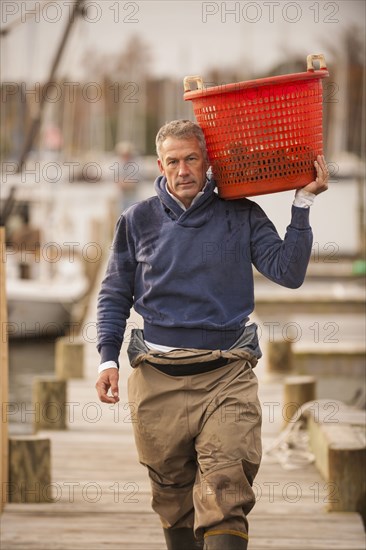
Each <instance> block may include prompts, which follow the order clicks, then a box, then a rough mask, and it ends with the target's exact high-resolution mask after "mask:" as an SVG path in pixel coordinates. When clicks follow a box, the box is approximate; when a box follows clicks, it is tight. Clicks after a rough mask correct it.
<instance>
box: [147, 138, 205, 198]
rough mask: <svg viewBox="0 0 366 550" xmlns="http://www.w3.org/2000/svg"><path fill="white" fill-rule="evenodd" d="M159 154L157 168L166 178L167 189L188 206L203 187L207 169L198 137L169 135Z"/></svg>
mask: <svg viewBox="0 0 366 550" xmlns="http://www.w3.org/2000/svg"><path fill="white" fill-rule="evenodd" d="M160 154H161V157H162V159H161V160H160V159H158V165H159V170H160V172H161V173H162V174H163V175H164V176H165V177H166V179H167V182H168V189H169V191H170V192H171V193H172V195H174V196H175V197H177V198H178V199H179V200H180V201H181V202H182V203H183V204H184V206H185V207H186V208H189V206H190V205H191V203H192V200H193V199H194V197H195V196H196V195H197V193H198V192H199V191H201V190H202V189H203V186H204V184H205V181H206V171H207V169H208V164H207V162H206V160H205V157H204V155H203V153H202V150H201V147H200V145H199V142H198V139H197V138H195V137H193V138H190V139H178V138H175V137H172V136H169V137H168V138H167V139H166V140H165V141H163V143H162V145H161V150H160Z"/></svg>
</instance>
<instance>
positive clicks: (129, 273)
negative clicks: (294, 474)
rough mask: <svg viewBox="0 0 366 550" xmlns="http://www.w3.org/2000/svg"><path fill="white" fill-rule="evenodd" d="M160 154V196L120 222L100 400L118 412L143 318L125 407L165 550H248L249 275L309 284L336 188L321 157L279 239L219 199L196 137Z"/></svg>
mask: <svg viewBox="0 0 366 550" xmlns="http://www.w3.org/2000/svg"><path fill="white" fill-rule="evenodd" d="M156 146H157V154H158V166H159V170H160V172H161V175H160V176H159V177H158V178H157V179H156V181H155V191H156V194H157V196H156V197H151V198H149V199H147V200H144V201H142V202H140V203H138V204H136V205H135V206H133V207H132V208H130V209H129V210H127V211H126V212H125V213H124V214H123V215H122V216H121V217H120V219H119V222H118V225H117V229H116V233H115V237H114V242H113V246H112V252H111V257H110V260H109V264H108V267H107V273H106V277H105V279H104V281H103V283H102V287H101V291H100V294H99V300H98V350H99V352H100V354H101V365H100V366H99V373H100V374H99V378H98V380H97V383H96V388H97V391H98V394H99V398H100V400H101V401H103V402H105V403H117V402H118V400H119V397H118V366H119V365H118V357H119V353H120V348H121V345H122V341H123V335H124V331H125V327H126V321H127V319H128V317H129V315H130V309H131V307H132V306H134V308H135V310H136V311H137V312H138V313H139V314H140V315H141V316H142V318H143V320H144V328H143V330H140V329H135V330H133V331H132V336H131V340H130V344H129V347H128V355H129V359H130V363H131V365H132V367H133V370H132V372H131V374H130V376H129V380H128V397H129V401H130V402H131V403H133V405H134V423H133V429H134V432H135V441H136V446H137V449H138V453H139V459H140V462H141V463H142V464H144V465H145V466H146V467H147V469H148V472H149V476H150V480H151V487H152V496H153V498H152V507H153V509H154V510H155V512H157V513H158V514H159V516H160V519H161V523H162V526H163V529H164V535H165V539H166V543H167V548H168V549H169V550H194V549H195V550H198V549H202V548H204V549H205V550H246V549H247V544H248V519H247V516H248V513H249V512H250V510H251V509H252V508H253V506H254V503H255V495H254V491H253V489H252V484H253V480H254V478H255V476H256V474H257V471H258V468H259V464H260V460H261V431H260V430H261V410H260V404H259V401H258V396H257V385H258V384H257V378H256V375H255V374H254V372H253V369H254V367H255V366H256V364H257V361H258V359H259V358H260V357H261V351H260V348H259V345H258V337H257V331H256V328H257V327H256V325H255V324H254V323H250V322H249V316H250V314H251V313H252V312H253V309H254V284H253V271H252V264H253V265H254V266H255V267H256V268H257V269H258V270H259V271H260V272H261V273H262V274H263V275H265V276H266V277H268V278H269V279H270V280H272V281H274V282H276V283H278V284H280V285H283V286H286V287H289V288H297V287H299V286H300V285H301V284H302V283H303V281H304V278H305V274H306V269H307V265H308V262H309V259H310V255H311V249H312V230H311V228H310V225H309V210H310V208H309V207H310V205H311V204H312V202H313V200H314V198H315V195H318V194H319V193H321V192H323V191H325V190H326V189H327V187H328V177H329V174H328V169H327V166H326V163H325V160H324V157H323V156H318V157H317V160H316V161H315V162H314V164H315V168H316V179H315V180H314V181H313V182H312V183H309V184H308V185H306V186H305V187H304V188H303V189H300V190H297V191H296V193H295V198H294V202H293V205H292V210H291V221H290V225H289V226H288V228H287V232H286V236H285V237H284V239H281V238H280V237H279V235H278V233H277V231H276V229H275V227H274V225H273V224H272V222H271V221H270V220H269V219H268V217H267V216H266V214H265V213H264V212H263V210H262V209H261V208H260V207H259V206H258V205H257V204H256V203H255V202H254V201H251V200H248V199H239V200H231V201H226V200H223V199H221V198H220V197H219V196H218V195H217V194H216V192H215V191H214V190H215V187H216V184H215V181H214V180H213V179H212V178H211V177H209V176H208V175H207V169H208V167H209V159H208V156H207V150H206V143H205V138H204V135H203V132H202V130H201V128H200V127H199V126H198V125H197V124H195V123H193V122H190V121H187V120H176V121H173V122H171V123H168V124H166V125H165V126H163V127H162V128H161V129H160V130H159V132H158V135H157V138H156ZM109 389H111V392H112V396H108V395H107V392H108V391H109ZM121 460H123V457H121Z"/></svg>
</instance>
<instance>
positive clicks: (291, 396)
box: [283, 376, 316, 424]
mask: <svg viewBox="0 0 366 550" xmlns="http://www.w3.org/2000/svg"><path fill="white" fill-rule="evenodd" d="M315 391H316V380H315V378H314V377H313V376H288V377H287V378H285V385H284V398H283V419H284V423H285V424H287V423H288V422H290V421H291V420H292V419H294V420H295V419H297V416H296V413H297V411H298V410H299V409H300V407H301V406H302V405H304V403H307V402H308V401H314V399H315ZM294 415H295V418H294Z"/></svg>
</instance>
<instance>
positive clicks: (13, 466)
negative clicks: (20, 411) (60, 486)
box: [8, 436, 52, 503]
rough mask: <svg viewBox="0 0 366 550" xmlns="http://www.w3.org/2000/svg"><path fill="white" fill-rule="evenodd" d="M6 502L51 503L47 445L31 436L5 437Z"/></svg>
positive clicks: (46, 440)
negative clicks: (7, 444)
mask: <svg viewBox="0 0 366 550" xmlns="http://www.w3.org/2000/svg"><path fill="white" fill-rule="evenodd" d="M8 499H9V502H22V503H30V502H32V503H35V502H37V503H39V502H52V486H51V444H50V440H49V439H40V438H38V437H34V436H28V437H27V436H22V437H11V438H10V439H9V485H8Z"/></svg>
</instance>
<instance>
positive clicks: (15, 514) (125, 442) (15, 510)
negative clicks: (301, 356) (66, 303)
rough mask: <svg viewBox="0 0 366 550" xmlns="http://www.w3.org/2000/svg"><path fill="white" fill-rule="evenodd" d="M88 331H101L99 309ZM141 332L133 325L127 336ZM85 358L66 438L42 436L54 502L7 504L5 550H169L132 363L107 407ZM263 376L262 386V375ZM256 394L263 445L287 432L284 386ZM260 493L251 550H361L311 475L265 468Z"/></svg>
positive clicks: (267, 386)
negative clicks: (139, 446) (96, 327)
mask: <svg viewBox="0 0 366 550" xmlns="http://www.w3.org/2000/svg"><path fill="white" fill-rule="evenodd" d="M87 322H90V323H95V299H92V300H91V306H90V311H89V314H88V320H87ZM138 324H139V319H138V318H137V317H134V316H132V317H131V319H130V324H129V326H130V327H131V326H132V325H133V326H136V325H138ZM91 332H92V331H89V332H88V335H89V338H90V340H94V338H93V337H92V334H91ZM85 348H86V349H85V351H86V365H85V376H84V378H83V379H81V380H76V379H75V380H71V381H69V382H68V429H67V430H65V431H57V432H55V431H52V432H51V431H47V432H46V431H44V432H41V435H42V436H47V437H50V439H51V442H52V447H51V453H52V484H51V485H52V486H51V487H50V488H49V489H50V491H52V494H53V498H54V502H52V503H45V504H43V503H39V504H7V505H6V506H5V510H4V513H3V514H2V516H1V518H0V519H1V538H0V547H1V549H2V550H15V549H17V550H104V549H106V550H107V549H108V550H164V549H165V544H164V542H163V535H162V530H161V527H160V522H159V519H158V517H157V516H156V515H155V514H154V513H153V512H152V510H151V508H150V487H149V481H148V478H147V473H146V471H145V469H144V468H143V467H142V466H141V465H139V463H138V460H137V455H136V451H135V447H134V441H133V434H132V422H133V420H134V418H133V408H132V412H130V409H129V405H128V402H127V394H126V378H127V376H128V373H129V368H130V367H129V366H128V363H127V358H126V355H124V357H125V360H124V361H123V362H122V368H121V381H120V391H121V401H120V403H119V404H118V405H117V406H110V405H104V404H102V403H100V402H99V401H98V400H97V396H96V392H95V389H94V383H95V380H96V368H97V364H98V362H99V358H98V355H97V352H96V350H95V342H94V341H93V342H92V341H90V342H86V343H85ZM123 351H124V353H125V352H126V344H124V347H123ZM258 373H259V378H261V376H260V373H261V369H259V370H258ZM260 387H261V389H260V397H261V401H262V405H263V441H264V445H266V444H267V443H269V442H270V441H271V440H273V438H274V437H275V436H276V435H277V434H278V430H279V427H280V426H281V424H282V417H281V414H279V411H280V410H281V407H280V406H278V405H277V406H276V407H273V406H271V405H270V404H272V405H273V404H274V403H275V404H280V403H281V399H282V395H281V394H282V385H281V383H280V382H278V381H277V382H268V381H265V380H261V379H260ZM273 411H274V416H272V413H273ZM255 490H256V493H257V499H258V500H257V504H256V506H255V508H254V510H253V511H252V513H251V515H250V517H249V522H250V544H249V548H250V549H251V550H267V549H268V550H287V549H288V550H305V549H307V550H308V549H312V550H364V549H365V535H364V529H363V524H362V521H361V518H360V516H359V515H358V514H356V513H328V512H327V511H326V506H327V501H328V499H329V498H331V496H332V495H331V493H330V494H329V490H330V488H329V486H328V485H327V483H326V482H325V481H324V480H323V479H322V478H321V476H320V474H319V473H318V471H317V469H316V468H315V466H314V465H308V466H306V467H304V468H302V469H299V470H284V469H283V468H282V467H281V466H280V465H279V464H277V463H273V462H271V461H269V460H268V459H266V458H264V460H263V463H262V466H261V469H260V472H259V475H258V476H257V479H256V481H255ZM187 550H189V549H187ZM223 550H225V549H223Z"/></svg>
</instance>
